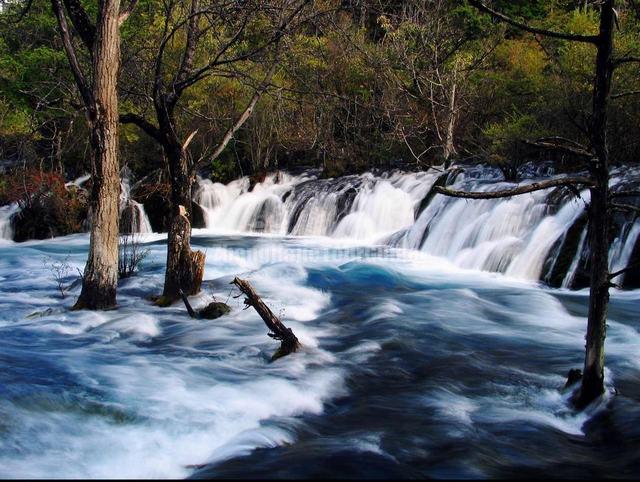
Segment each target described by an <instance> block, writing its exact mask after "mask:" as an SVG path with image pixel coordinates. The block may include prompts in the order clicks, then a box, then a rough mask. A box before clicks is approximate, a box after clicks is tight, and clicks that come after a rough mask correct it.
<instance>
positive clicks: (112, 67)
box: [75, 0, 120, 309]
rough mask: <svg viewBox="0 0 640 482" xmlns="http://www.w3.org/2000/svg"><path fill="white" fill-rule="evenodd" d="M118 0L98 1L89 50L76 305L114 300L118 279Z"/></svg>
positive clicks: (108, 303)
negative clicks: (85, 217)
mask: <svg viewBox="0 0 640 482" xmlns="http://www.w3.org/2000/svg"><path fill="white" fill-rule="evenodd" d="M119 14H120V0H102V1H101V2H100V4H99V13H98V21H97V24H96V35H95V41H94V52H93V59H94V60H93V74H94V79H93V89H92V90H93V98H94V99H95V108H94V109H89V123H90V128H91V147H92V149H93V163H92V179H93V188H92V192H91V210H92V224H91V241H90V247H89V258H88V260H87V265H86V267H85V270H84V278H83V282H82V291H81V293H80V297H79V298H78V301H77V302H76V304H75V308H76V309H81V308H87V309H108V308H112V307H114V306H115V304H116V285H117V282H118V223H119V216H118V197H119V193H120V180H119V168H118V96H117V80H118V69H119V67H120V31H119Z"/></svg>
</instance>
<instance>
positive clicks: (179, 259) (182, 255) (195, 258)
mask: <svg viewBox="0 0 640 482" xmlns="http://www.w3.org/2000/svg"><path fill="white" fill-rule="evenodd" d="M168 236H169V237H170V238H172V239H175V242H174V243H168V246H167V272H166V275H165V283H164V292H163V293H162V297H161V300H160V301H159V302H158V304H159V305H168V304H171V303H173V302H174V301H176V300H177V299H179V297H180V290H183V291H184V292H185V293H186V294H187V295H195V294H198V293H199V292H200V286H201V285H202V277H203V276H204V261H205V254H204V253H203V252H202V251H191V245H190V242H189V240H190V239H191V223H190V222H189V218H188V217H187V211H186V209H185V207H184V206H180V208H179V211H178V213H177V214H176V215H175V217H174V219H173V222H172V223H171V227H170V229H169V234H168ZM172 248H173V249H172Z"/></svg>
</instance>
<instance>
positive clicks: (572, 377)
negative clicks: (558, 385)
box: [563, 368, 582, 390]
mask: <svg viewBox="0 0 640 482" xmlns="http://www.w3.org/2000/svg"><path fill="white" fill-rule="evenodd" d="M580 380H582V370H579V369H578V368H572V369H571V370H569V373H568V374H567V383H565V384H564V388H563V390H566V389H568V388H571V387H572V386H573V385H575V384H576V383H578V382H579V381H580Z"/></svg>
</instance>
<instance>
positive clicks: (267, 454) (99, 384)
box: [0, 231, 640, 478]
mask: <svg viewBox="0 0 640 482" xmlns="http://www.w3.org/2000/svg"><path fill="white" fill-rule="evenodd" d="M144 239H145V244H146V246H147V247H148V248H149V249H150V255H149V257H148V258H147V260H146V261H145V263H144V265H143V267H142V270H141V272H140V274H139V275H137V276H135V277H133V278H130V279H127V280H125V281H123V282H122V283H121V285H120V289H119V292H118V302H119V309H117V310H114V311H108V312H86V311H83V312H71V311H69V310H68V308H69V307H70V306H71V305H72V304H73V302H74V300H75V297H76V296H77V294H78V290H79V287H78V286H76V287H74V288H73V289H72V290H71V292H70V293H69V296H68V297H67V298H65V299H61V297H60V294H59V293H58V292H57V287H56V283H55V281H54V280H53V277H52V275H51V272H50V271H49V270H48V269H47V268H46V267H45V266H44V265H43V260H48V263H49V264H51V261H52V259H53V260H67V262H68V264H69V266H70V268H71V269H70V270H69V276H68V277H67V279H66V280H65V281H66V282H67V283H70V282H72V281H73V279H74V277H75V276H76V274H75V272H73V270H75V268H82V266H83V264H84V261H85V259H86V251H87V245H88V238H87V237H86V236H85V235H76V236H71V237H67V238H58V239H54V240H48V241H34V242H28V243H22V244H3V245H0V476H1V477H189V476H193V477H287V478H291V477H392V476H395V477H399V478H408V477H412V478H413V477H437V478H443V477H457V478H462V477H464V478H466V477H474V478H475V477H533V476H547V477H549V476H551V477H594V478H595V477H600V476H609V477H620V476H622V477H631V476H636V477H637V476H638V475H640V357H638V354H639V353H640V333H639V332H638V329H639V327H640V322H639V321H638V320H639V316H638V315H639V314H640V292H638V291H636V292H614V293H612V306H611V314H610V320H609V328H608V338H607V367H608V370H607V372H606V378H607V384H608V386H609V389H610V393H609V394H608V395H607V396H606V397H605V399H604V400H603V401H602V402H601V403H600V404H599V405H598V406H595V407H591V408H590V409H589V410H588V411H587V412H586V413H580V414H576V413H574V412H572V411H571V410H570V409H569V408H568V406H567V403H566V400H567V397H568V394H564V393H562V392H561V391H560V390H559V388H561V387H562V385H563V384H564V381H565V375H566V373H567V371H568V370H569V369H570V368H579V367H581V365H582V359H583V350H584V333H585V326H586V313H585V310H586V301H587V293H586V292H569V291H554V290H549V289H546V288H542V287H541V286H539V285H536V284H533V283H528V282H523V281H521V280H516V279H511V278H508V277H505V276H503V275H499V274H490V273H485V272H480V271H468V270H462V269H460V268H458V267H455V266H454V265H453V264H449V262H447V261H443V260H442V259H439V258H434V257H429V256H427V255H425V254H424V253H421V252H416V251H405V250H396V249H392V248H389V247H380V248H377V247H371V246H369V247H362V246H358V245H357V244H346V243H342V244H339V242H338V241H336V240H328V239H321V238H280V237H274V236H250V237H249V236H244V237H243V236H225V237H221V236H212V235H207V234H206V233H205V232H202V231H201V232H198V233H197V234H196V235H195V237H194V244H195V245H196V246H198V247H200V248H204V249H206V252H207V265H206V271H205V279H206V280H207V281H206V282H205V289H204V291H203V293H202V294H201V295H199V296H197V297H194V298H193V304H194V305H195V306H196V307H199V306H201V305H204V304H205V303H206V302H208V301H210V300H211V299H212V298H213V297H214V296H215V298H216V299H217V300H219V301H227V302H228V303H229V304H230V305H231V306H232V312H231V314H230V315H229V316H226V317H223V318H220V319H218V320H211V321H208V320H193V319H190V318H189V317H188V316H187V315H186V312H185V309H184V307H183V306H182V305H180V304H176V305H175V306H172V307H171V308H165V309H162V308H156V307H153V306H152V305H151V303H150V302H149V301H146V297H148V296H149V295H152V294H157V293H159V292H160V290H161V286H162V281H163V272H164V271H163V270H164V261H165V256H166V254H165V253H166V251H165V245H164V243H165V241H164V238H163V237H162V236H161V235H149V236H146V237H145V238H144ZM235 275H241V276H242V277H245V278H246V279H248V280H250V281H251V282H252V283H253V284H254V286H255V288H256V290H257V291H258V292H259V293H260V294H261V295H263V297H264V299H265V301H266V302H267V303H268V304H269V305H270V306H271V307H272V309H273V311H274V312H276V313H278V314H280V315H281V316H282V319H283V321H284V322H285V323H286V324H287V325H288V326H290V327H291V328H292V329H293V330H294V332H295V333H296V334H297V335H298V338H299V339H300V340H301V341H302V343H303V345H304V348H303V350H302V351H301V352H299V353H296V354H293V355H291V356H288V357H286V358H283V359H280V360H278V361H276V362H275V363H269V358H270V356H271V355H272V353H273V352H274V351H275V349H276V348H277V343H275V342H274V341H273V340H271V339H270V338H269V337H267V336H266V327H265V326H264V324H263V323H262V321H261V320H260V318H259V317H258V316H257V314H256V313H255V312H253V311H252V310H243V309H242V308H243V306H242V303H241V300H240V299H235V298H233V295H234V294H235V293H234V292H232V291H231V287H230V285H229V282H230V281H231V279H232V278H233V276H235ZM36 312H38V313H36ZM34 313H36V314H35V315H34V316H29V315H33V314H34Z"/></svg>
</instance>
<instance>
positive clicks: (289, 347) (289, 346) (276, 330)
mask: <svg viewBox="0 0 640 482" xmlns="http://www.w3.org/2000/svg"><path fill="white" fill-rule="evenodd" d="M231 284H234V285H236V286H237V287H238V289H240V291H241V292H242V293H243V294H244V295H245V296H246V298H245V300H244V304H245V305H246V306H247V307H249V306H252V307H253V308H254V309H255V310H256V311H257V312H258V314H259V315H260V317H261V318H262V320H263V321H264V323H265V325H267V328H269V330H270V332H269V333H268V335H269V336H270V337H271V338H273V339H275V340H279V341H280V348H279V349H278V351H276V352H275V353H274V354H273V356H272V357H271V361H274V360H277V359H278V358H281V357H283V356H287V355H288V354H290V353H293V352H295V351H297V350H298V348H300V342H299V341H298V338H296V335H294V334H293V331H291V328H287V327H286V326H284V324H283V323H282V322H281V321H280V320H279V319H278V317H277V316H276V315H274V314H273V312H272V311H271V310H270V309H269V307H268V306H267V305H266V304H264V302H263V301H262V299H260V296H258V294H257V293H256V292H255V291H254V289H253V287H252V286H251V285H250V284H249V282H248V281H245V280H242V279H240V278H234V280H233V281H232V282H231Z"/></svg>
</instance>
